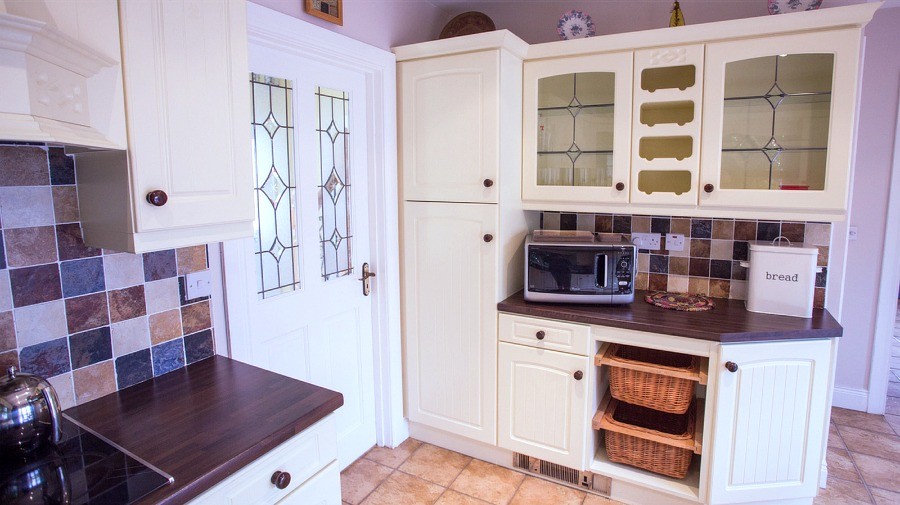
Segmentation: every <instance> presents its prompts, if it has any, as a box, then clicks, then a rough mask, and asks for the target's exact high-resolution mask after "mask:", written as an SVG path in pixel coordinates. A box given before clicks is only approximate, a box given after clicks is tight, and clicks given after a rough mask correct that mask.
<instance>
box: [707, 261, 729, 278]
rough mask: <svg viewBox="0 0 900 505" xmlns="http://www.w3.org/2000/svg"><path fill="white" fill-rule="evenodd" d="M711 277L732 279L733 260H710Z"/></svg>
mask: <svg viewBox="0 0 900 505" xmlns="http://www.w3.org/2000/svg"><path fill="white" fill-rule="evenodd" d="M709 277H710V278H712V279H731V260H710V261H709Z"/></svg>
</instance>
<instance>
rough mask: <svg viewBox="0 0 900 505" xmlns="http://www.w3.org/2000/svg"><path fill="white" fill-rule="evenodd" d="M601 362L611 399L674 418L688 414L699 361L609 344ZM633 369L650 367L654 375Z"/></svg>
mask: <svg viewBox="0 0 900 505" xmlns="http://www.w3.org/2000/svg"><path fill="white" fill-rule="evenodd" d="M601 362H602V364H604V365H608V366H609V390H610V393H612V396H613V398H615V399H617V400H621V401H623V402H627V403H631V404H633V405H640V406H642V407H647V408H650V409H654V410H661V411H663V412H670V413H673V414H684V413H685V412H687V410H688V407H690V405H691V400H692V399H693V398H694V385H695V384H696V383H697V381H699V373H698V370H699V362H698V358H696V357H694V356H688V355H686V354H678V353H674V352H667V351H659V350H656V349H647V348H643V347H632V346H627V345H617V344H612V345H611V346H610V348H609V352H607V355H606V356H605V357H604V358H603V359H602V360H601ZM598 364H600V363H598ZM635 365H637V366H639V367H641V368H645V369H646V368H647V367H648V366H649V367H652V369H654V370H655V372H647V371H643V370H635V369H634V368H630V367H631V366H635ZM672 374H677V375H680V376H674V375H672ZM685 375H696V377H697V378H686V377H685Z"/></svg>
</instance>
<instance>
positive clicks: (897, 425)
mask: <svg viewBox="0 0 900 505" xmlns="http://www.w3.org/2000/svg"><path fill="white" fill-rule="evenodd" d="M884 418H885V420H887V422H888V424H890V425H891V427H892V428H894V432H896V433H897V434H898V435H900V416H893V415H891V414H886V415H885V416H884Z"/></svg>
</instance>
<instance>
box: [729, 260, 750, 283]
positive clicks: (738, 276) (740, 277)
mask: <svg viewBox="0 0 900 505" xmlns="http://www.w3.org/2000/svg"><path fill="white" fill-rule="evenodd" d="M731 280H733V281H745V280H747V268H746V267H742V266H741V262H740V261H732V262H731Z"/></svg>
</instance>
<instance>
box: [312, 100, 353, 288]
mask: <svg viewBox="0 0 900 505" xmlns="http://www.w3.org/2000/svg"><path fill="white" fill-rule="evenodd" d="M316 107H317V114H316V115H317V117H318V125H317V126H316V131H317V132H318V134H319V175H320V183H319V240H320V242H321V244H322V278H323V279H324V280H325V281H326V282H327V281H329V280H333V279H336V278H338V277H342V276H344V275H349V274H350V273H352V272H353V257H352V250H351V245H352V242H353V240H352V238H353V236H352V234H351V233H350V230H351V226H350V225H351V221H350V186H351V184H350V142H349V136H350V129H349V126H348V125H349V124H350V97H349V96H348V94H347V93H345V92H343V91H337V90H333V89H328V88H322V87H319V88H316ZM326 195H327V198H326Z"/></svg>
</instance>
